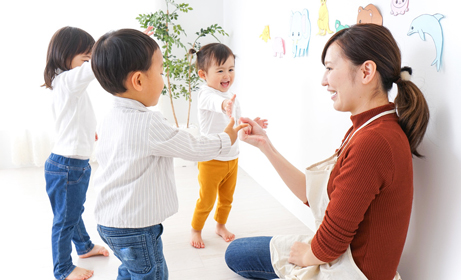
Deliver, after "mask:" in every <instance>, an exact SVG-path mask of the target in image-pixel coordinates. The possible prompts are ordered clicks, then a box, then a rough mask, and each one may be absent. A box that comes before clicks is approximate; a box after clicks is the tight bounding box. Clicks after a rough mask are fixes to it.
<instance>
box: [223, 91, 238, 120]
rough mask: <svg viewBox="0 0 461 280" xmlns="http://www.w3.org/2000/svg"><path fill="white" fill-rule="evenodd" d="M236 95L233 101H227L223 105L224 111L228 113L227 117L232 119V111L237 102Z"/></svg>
mask: <svg viewBox="0 0 461 280" xmlns="http://www.w3.org/2000/svg"><path fill="white" fill-rule="evenodd" d="M235 97H236V95H235V94H234V96H232V98H231V99H226V100H224V101H223V103H222V109H223V111H224V112H226V115H227V116H228V117H229V118H231V117H232V110H233V109H234V102H235Z"/></svg>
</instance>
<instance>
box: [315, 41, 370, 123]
mask: <svg viewBox="0 0 461 280" xmlns="http://www.w3.org/2000/svg"><path fill="white" fill-rule="evenodd" d="M325 68H326V71H325V74H324V75H323V79H322V86H327V90H328V91H329V92H330V93H331V99H332V100H333V107H334V108H335V110H337V111H341V112H351V113H352V115H355V114H357V113H359V112H358V110H359V108H360V107H361V105H362V102H363V101H364V96H361V91H360V90H359V88H360V85H361V80H360V72H361V71H359V69H360V66H355V65H353V64H352V62H351V61H350V60H348V59H346V58H345V57H344V55H343V52H342V49H341V48H340V47H339V45H338V44H336V43H333V44H331V46H330V47H329V48H328V50H327V53H326V55H325Z"/></svg>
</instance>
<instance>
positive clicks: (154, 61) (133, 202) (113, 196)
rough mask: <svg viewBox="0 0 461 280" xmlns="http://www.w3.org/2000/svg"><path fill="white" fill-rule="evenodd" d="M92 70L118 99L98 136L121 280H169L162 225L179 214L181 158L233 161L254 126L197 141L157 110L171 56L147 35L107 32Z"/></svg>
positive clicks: (101, 193) (103, 217)
mask: <svg viewBox="0 0 461 280" xmlns="http://www.w3.org/2000/svg"><path fill="white" fill-rule="evenodd" d="M91 63H92V67H93V70H94V73H95V76H96V79H97V80H98V81H99V83H100V84H101V86H102V87H103V88H104V89H105V90H106V91H108V92H109V93H111V94H113V95H114V102H113V106H112V109H111V110H110V111H109V112H108V114H107V115H106V116H105V118H104V120H103V121H102V122H101V124H100V130H98V132H99V133H98V135H99V145H98V149H97V151H96V157H97V160H98V163H99V169H98V172H97V173H96V178H95V181H94V185H95V187H96V188H97V189H98V197H97V201H96V207H95V216H96V222H97V223H98V232H99V234H100V236H101V238H102V239H103V240H104V242H106V243H107V244H108V246H109V247H110V248H111V249H112V250H113V251H114V254H115V256H117V258H119V259H120V261H121V262H122V264H121V265H120V267H119V269H118V278H117V279H168V268H167V265H166V261H165V258H164V256H163V244H162V239H161V235H162V232H163V226H162V224H161V223H162V222H163V221H164V220H165V219H166V218H168V217H169V216H171V215H173V214H174V213H176V212H177V211H178V198H177V194H176V186H175V181H174V168H173V157H180V158H183V159H186V160H209V159H212V158H214V157H217V156H219V155H220V154H226V153H228V152H229V150H230V149H231V145H232V144H233V143H234V142H235V141H236V139H237V133H238V131H239V130H240V129H241V128H242V127H244V126H246V125H239V126H237V127H235V128H234V120H233V119H231V120H230V122H229V124H228V125H227V126H226V127H225V128H223V130H221V131H220V133H216V134H212V135H208V136H201V137H194V136H193V135H192V134H190V133H188V132H186V131H184V130H180V129H177V128H173V127H172V126H171V125H170V124H169V123H168V122H167V121H166V119H165V118H164V117H163V116H162V114H161V113H160V112H155V111H151V110H149V109H148V108H147V107H150V106H155V105H156V104H157V102H158V99H159V97H160V94H161V92H162V89H163V85H164V83H163V57H162V52H161V50H160V48H159V46H158V45H157V43H156V42H155V41H154V40H153V39H152V38H150V37H149V36H147V35H146V34H143V33H142V32H139V31H136V30H133V29H121V30H118V31H115V32H109V33H106V34H105V35H103V36H102V37H101V38H100V39H99V40H98V42H97V43H96V45H95V47H94V50H93V58H92V60H91ZM222 131H224V132H222Z"/></svg>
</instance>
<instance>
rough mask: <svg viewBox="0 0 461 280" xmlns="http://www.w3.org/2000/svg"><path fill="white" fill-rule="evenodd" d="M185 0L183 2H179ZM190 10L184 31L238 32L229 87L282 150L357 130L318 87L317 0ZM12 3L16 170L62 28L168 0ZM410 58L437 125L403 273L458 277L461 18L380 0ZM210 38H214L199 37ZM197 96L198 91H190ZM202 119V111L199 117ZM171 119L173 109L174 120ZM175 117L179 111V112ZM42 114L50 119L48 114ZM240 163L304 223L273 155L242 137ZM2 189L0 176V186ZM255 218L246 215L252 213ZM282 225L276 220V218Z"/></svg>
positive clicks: (312, 151)
mask: <svg viewBox="0 0 461 280" xmlns="http://www.w3.org/2000/svg"><path fill="white" fill-rule="evenodd" d="M177 2H182V1H177ZM187 2H188V3H190V4H191V6H192V7H193V8H194V11H192V12H190V13H189V14H187V15H184V18H183V19H184V24H183V25H184V26H183V27H184V28H185V29H186V31H188V34H190V33H194V32H195V29H196V27H206V26H208V25H209V24H213V23H218V24H219V25H222V26H223V27H224V29H225V30H226V31H227V32H228V33H229V34H230V35H231V36H230V38H228V39H226V38H224V39H223V42H224V43H228V44H229V45H230V47H231V48H232V49H233V50H234V52H235V53H236V54H237V57H238V58H237V60H236V70H237V72H236V73H237V77H236V82H235V84H234V86H233V91H235V93H237V96H238V98H239V99H240V101H241V104H242V107H243V112H244V114H245V115H247V116H249V117H256V116H261V117H265V118H268V119H269V121H270V126H269V129H268V133H269V135H270V137H271V140H272V142H273V143H274V145H275V146H276V147H277V148H278V150H279V151H280V152H281V153H282V154H283V155H284V156H285V157H286V158H287V159H288V160H290V161H291V162H292V163H293V164H295V165H296V166H297V167H298V168H300V169H302V168H304V167H306V166H308V165H309V164H311V163H314V162H316V161H318V160H320V159H323V158H325V157H326V156H328V155H330V154H331V153H332V152H333V151H334V149H335V148H336V147H337V146H338V145H339V143H340V141H341V139H342V137H343V134H344V133H345V131H346V130H347V128H348V127H349V126H350V120H349V116H348V115H347V114H344V113H338V112H335V111H334V110H333V108H332V106H331V105H332V104H331V101H330V98H329V94H328V93H327V92H326V90H325V88H322V87H321V85H320V79H321V77H322V75H323V71H324V68H323V66H322V64H321V63H320V53H321V50H322V49H323V45H324V44H325V42H326V40H327V39H328V36H325V37H320V36H315V34H316V33H317V31H318V30H317V25H316V21H317V18H318V9H319V6H320V1H301V0H298V1H296V0H287V1H283V2H282V1H277V2H275V3H273V2H268V1H263V0H252V1H243V0H223V1H216V0H207V1H201V0H191V1H187ZM65 3H69V1H57V0H55V1H51V0H44V1H26V2H23V1H20V2H14V1H9V2H8V3H5V4H3V5H2V11H3V13H2V17H0V31H1V34H2V44H0V48H1V50H2V54H3V59H2V66H3V67H1V69H0V71H1V72H0V84H1V85H2V90H1V91H0V168H11V167H14V166H13V165H12V163H11V160H10V157H11V156H10V151H9V145H10V144H11V143H10V142H11V141H10V137H9V136H10V133H11V131H13V130H14V129H15V128H18V129H21V128H34V127H35V126H37V124H38V123H40V121H41V120H42V119H43V118H45V117H44V116H43V115H46V114H48V112H49V111H48V108H49V107H47V106H48V105H47V101H46V98H47V95H46V94H45V93H44V92H43V90H42V89H40V88H39V87H38V86H39V85H41V84H42V83H43V68H44V64H45V57H46V48H47V45H48V42H49V39H50V38H51V36H52V34H53V33H54V32H55V31H56V30H57V29H58V28H60V27H62V26H65V25H71V26H77V27H80V28H82V29H85V30H87V31H88V32H89V33H90V34H92V35H93V36H94V37H95V38H98V37H99V36H101V35H102V34H103V33H105V32H106V31H108V30H113V29H119V28H126V27H129V28H138V23H137V21H136V20H135V18H136V16H137V15H138V14H139V13H150V12H153V11H155V10H156V9H157V8H158V7H159V6H160V7H162V6H161V5H164V2H163V1H160V0H156V1H152V0H148V1H147V0H139V1H136V4H135V5H129V4H127V2H126V1H119V0H117V1H89V0H81V1H78V2H75V3H74V4H65ZM368 3H369V2H361V1H357V0H351V1H341V0H328V2H327V5H328V7H329V10H330V28H331V29H332V30H333V28H334V20H335V19H339V20H341V22H342V23H343V24H345V23H346V24H353V23H354V22H355V18H356V12H357V8H358V6H365V5H367V4H368ZM374 4H375V5H377V6H378V7H379V8H380V9H381V11H382V13H383V16H384V25H385V26H387V27H388V28H390V29H391V31H392V32H393V34H394V36H395V37H396V39H397V41H398V43H399V45H400V47H401V50H402V54H403V64H404V65H410V66H411V67H413V70H414V75H413V81H414V82H415V83H416V84H417V85H418V86H420V87H421V89H422V90H423V92H424V93H425V95H426V98H427V100H428V102H429V106H430V109H431V122H430V125H429V128H428V132H427V135H426V138H425V140H424V141H423V143H422V146H421V148H420V151H421V152H422V153H423V154H425V155H426V158H425V159H415V160H414V174H415V198H414V209H413V216H412V219H411V225H410V231H409V235H408V239H407V244H406V247H405V250H404V254H403V256H402V260H401V265H400V267H399V272H400V273H401V274H402V277H403V279H422V280H424V279H458V278H459V275H458V273H457V269H456V268H457V265H458V261H459V260H460V257H459V256H458V252H459V251H461V241H460V240H459V238H457V237H458V236H460V235H461V219H460V218H459V213H461V206H460V205H461V204H460V203H458V199H459V197H461V188H460V187H461V183H460V181H459V178H458V177H457V176H456V175H457V172H459V170H461V146H460V145H457V144H458V143H461V126H460V125H459V124H458V120H460V119H461V111H460V110H459V109H458V107H459V104H461V97H460V94H459V88H461V81H460V80H461V79H460V71H459V65H461V61H460V60H461V59H460V55H459V50H460V49H461V42H460V38H459V35H458V34H457V33H456V27H457V22H456V20H455V16H456V15H455V13H454V12H453V11H452V10H454V9H453V8H454V7H453V6H450V5H438V3H437V2H434V1H428V0H423V1H410V11H409V12H408V14H406V15H405V16H398V17H394V16H391V15H390V14H389V12H390V8H389V4H390V1H388V0H376V1H374ZM303 8H307V9H309V12H310V18H311V24H312V33H313V36H312V39H311V43H310V49H309V55H308V57H305V58H296V59H293V58H291V57H290V56H289V51H290V50H291V44H290V42H289V41H288V40H287V39H288V36H287V30H288V20H289V14H290V12H291V11H292V10H293V11H295V10H301V9H303ZM424 13H430V14H434V13H442V14H444V15H445V16H446V18H445V19H442V21H441V22H442V26H443V28H444V34H445V46H444V56H443V65H442V69H441V71H440V72H437V71H436V70H435V67H434V66H430V64H431V62H432V60H433V59H434V57H435V49H434V45H433V43H432V40H431V38H430V37H428V38H427V41H426V42H423V41H421V39H420V38H419V36H418V35H417V34H415V35H412V36H410V37H409V36H406V33H407V29H408V26H409V24H410V22H411V21H412V19H413V18H415V17H417V16H419V15H420V14H424ZM265 25H270V29H271V36H272V37H276V36H281V37H283V38H285V39H286V40H287V46H286V49H287V52H288V55H287V57H286V58H283V59H279V58H274V57H272V56H271V48H272V47H271V44H270V42H271V41H269V42H268V43H265V42H264V41H262V40H261V39H260V38H259V35H260V34H261V33H262V30H263V28H264V26H265ZM203 42H204V43H206V42H207V41H205V40H204V41H203ZM90 91H91V92H93V93H94V94H93V96H92V98H94V100H93V101H94V105H95V109H96V111H97V114H98V116H100V115H103V114H104V112H105V108H107V97H108V94H107V93H105V92H102V91H101V89H100V88H99V86H98V85H97V83H93V84H92V85H91V86H90ZM193 97H194V96H193ZM192 116H194V117H195V113H193V114H192ZM169 118H170V117H169ZM179 118H180V119H181V118H182V117H179ZM45 119H46V118H45ZM241 148H242V153H241V157H240V164H241V166H242V167H243V168H244V169H245V171H247V172H248V173H249V174H250V175H251V176H252V177H253V178H255V179H256V180H257V181H258V182H259V183H260V184H261V185H262V186H263V187H265V188H266V189H267V190H268V191H269V192H270V193H272V194H273V195H274V196H275V197H277V199H279V200H280V201H281V202H282V203H283V204H284V205H285V206H286V207H287V208H288V209H289V210H290V211H292V212H293V213H294V214H295V215H296V216H297V217H298V218H300V219H301V220H302V221H303V222H305V223H306V224H308V225H309V224H310V223H311V221H310V218H309V217H310V216H309V212H308V210H307V209H306V207H305V206H303V205H301V204H300V203H299V202H298V201H297V200H296V198H294V197H293V195H291V194H290V193H289V191H287V189H286V187H285V186H284V184H283V182H282V181H281V180H280V179H279V177H278V175H277V174H276V172H275V170H274V169H273V168H272V167H271V166H270V164H269V162H268V161H267V160H266V159H265V158H264V157H263V156H262V154H261V153H260V152H258V151H257V150H256V149H254V148H252V147H249V146H248V145H246V144H244V143H242V144H241ZM0 185H1V182H0ZM249 214H251V213H249ZM274 226H276V225H274Z"/></svg>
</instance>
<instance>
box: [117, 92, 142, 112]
mask: <svg viewBox="0 0 461 280" xmlns="http://www.w3.org/2000/svg"><path fill="white" fill-rule="evenodd" d="M113 97H114V99H113V106H114V108H116V107H122V108H130V109H135V110H139V111H144V112H147V111H148V109H147V107H146V106H144V104H142V103H141V102H139V101H137V100H134V99H130V98H125V97H119V96H115V95H114V96H113Z"/></svg>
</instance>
